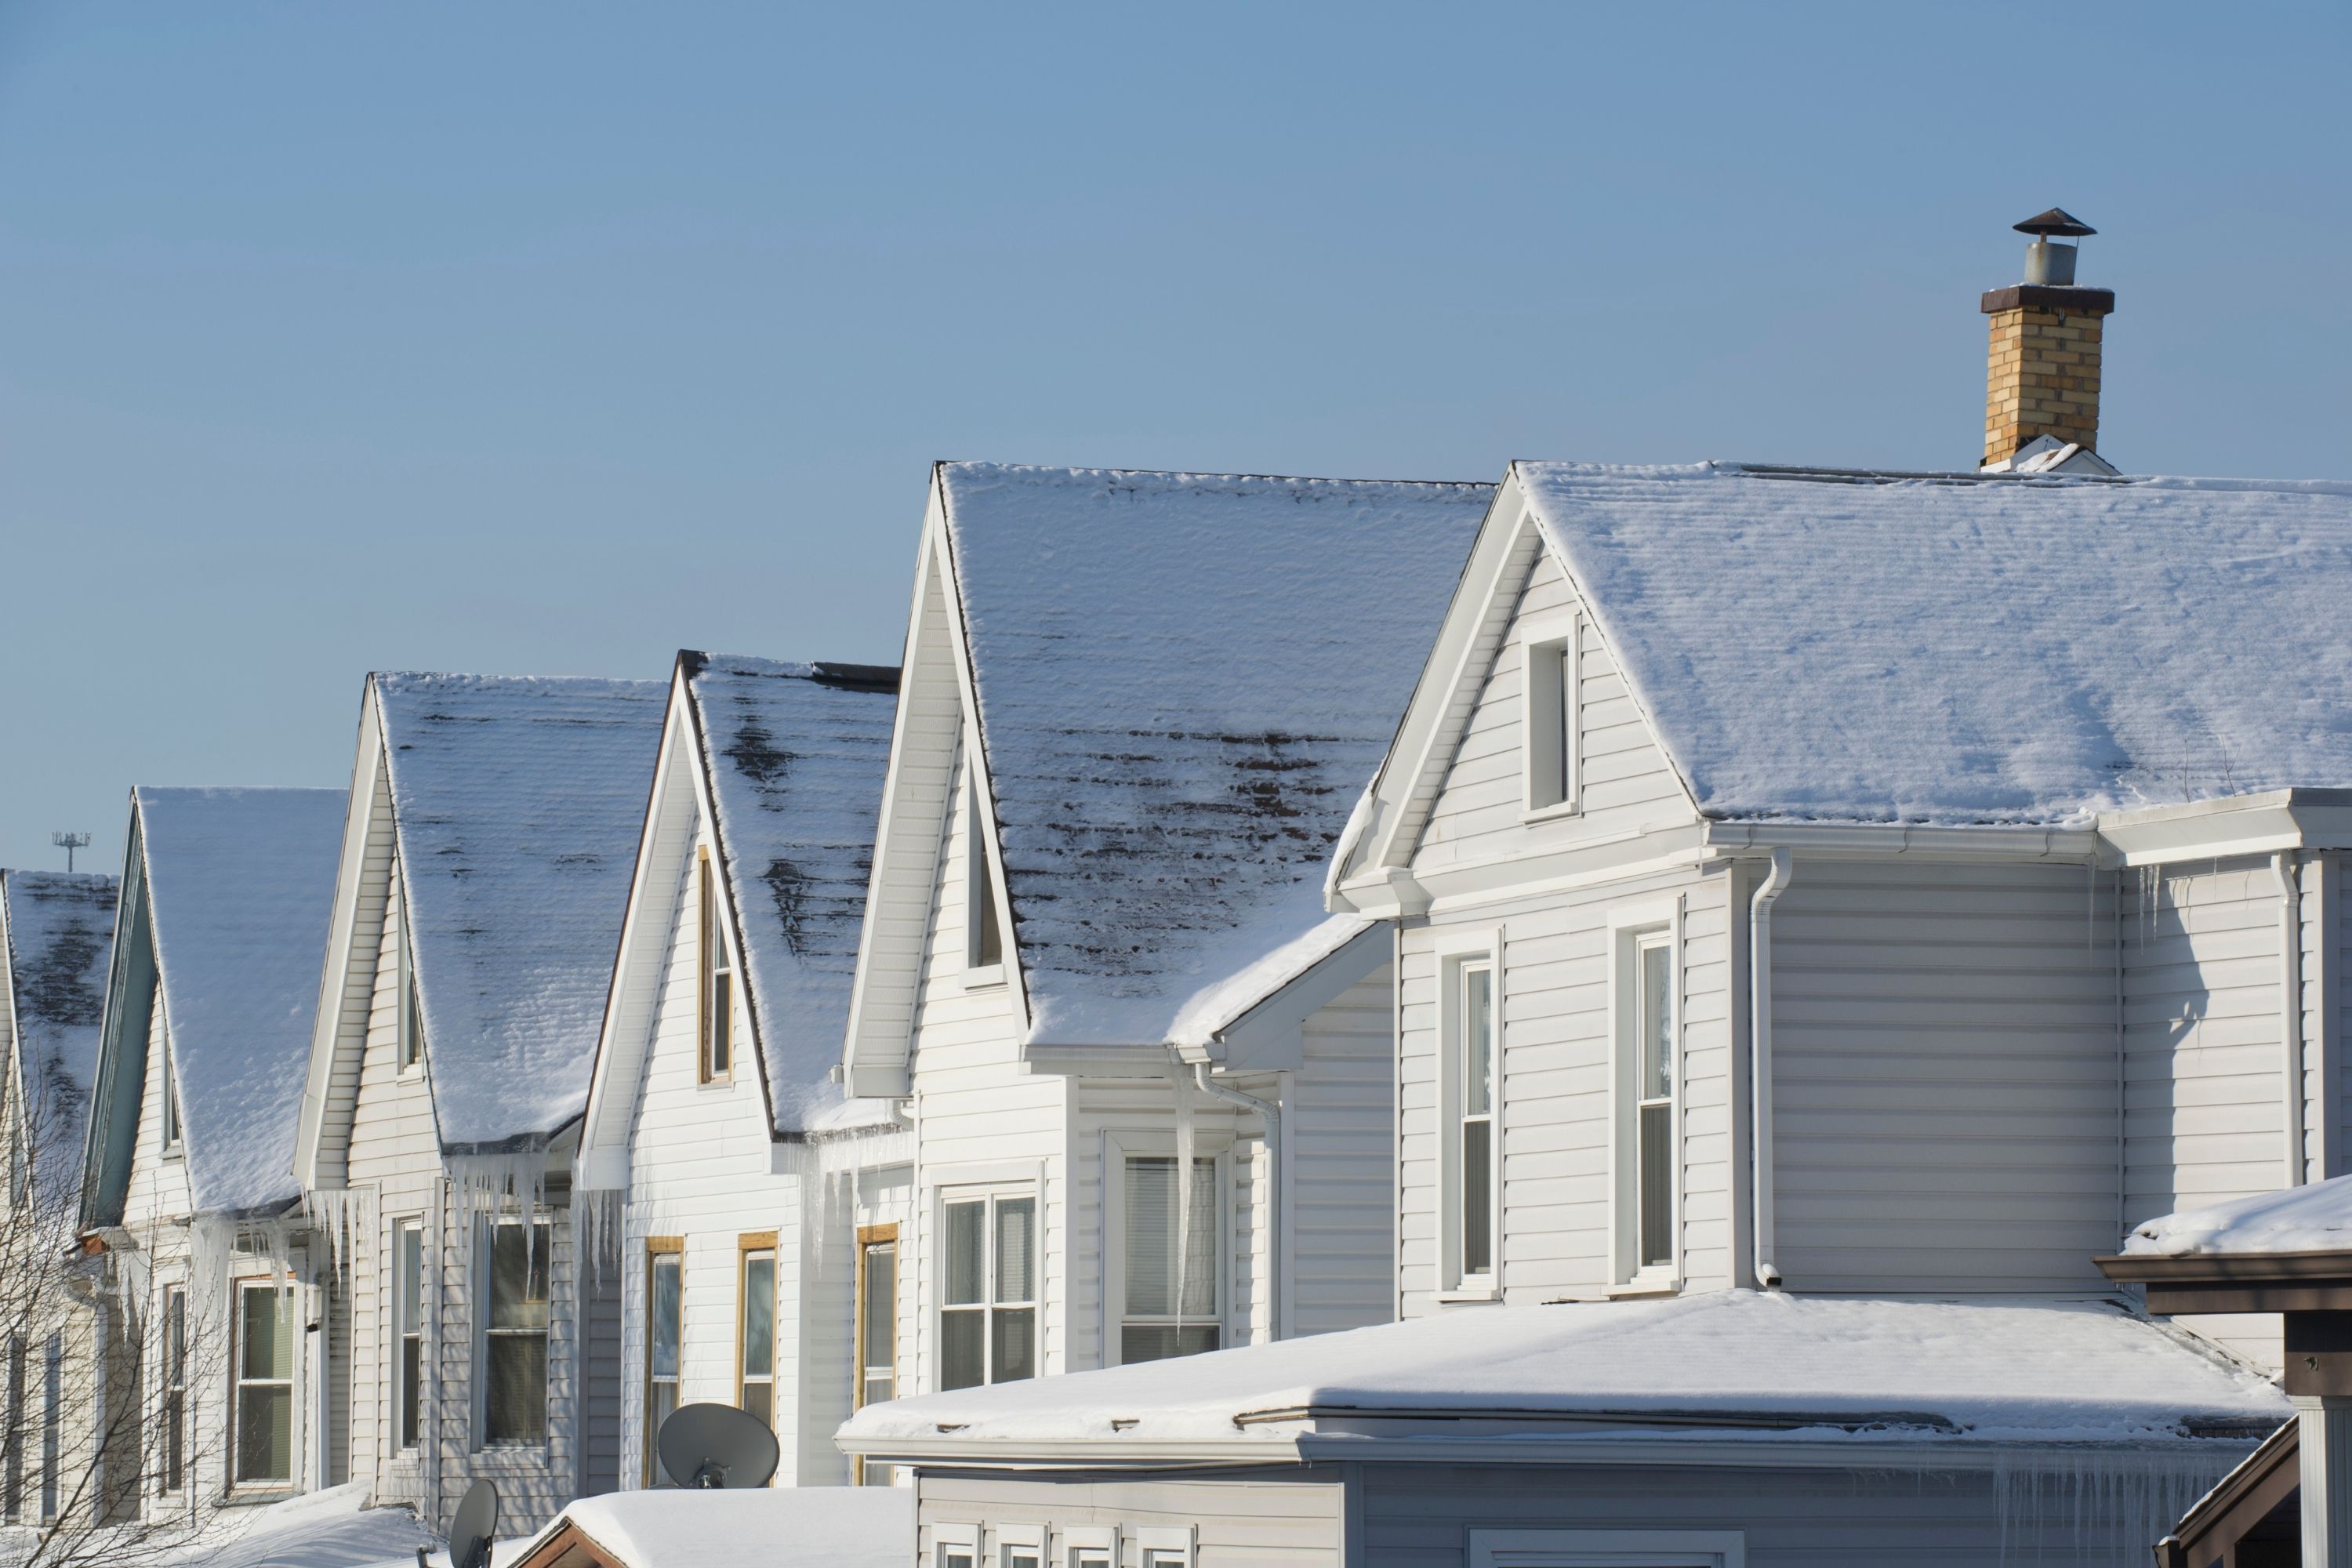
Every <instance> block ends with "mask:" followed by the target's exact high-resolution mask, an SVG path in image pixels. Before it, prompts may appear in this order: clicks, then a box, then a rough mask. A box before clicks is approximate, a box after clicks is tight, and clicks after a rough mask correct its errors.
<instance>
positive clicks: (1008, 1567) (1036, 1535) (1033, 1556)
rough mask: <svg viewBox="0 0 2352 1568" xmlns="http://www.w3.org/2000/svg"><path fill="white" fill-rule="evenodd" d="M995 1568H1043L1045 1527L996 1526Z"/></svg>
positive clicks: (1021, 1525)
mask: <svg viewBox="0 0 2352 1568" xmlns="http://www.w3.org/2000/svg"><path fill="white" fill-rule="evenodd" d="M996 1568H1045V1526H1044V1525H1042V1524H1000V1525H998V1526H997V1527H996Z"/></svg>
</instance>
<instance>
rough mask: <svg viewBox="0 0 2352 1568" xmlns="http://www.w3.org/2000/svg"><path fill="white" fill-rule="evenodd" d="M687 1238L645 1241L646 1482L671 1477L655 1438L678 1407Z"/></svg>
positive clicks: (659, 1480) (653, 1484)
mask: <svg viewBox="0 0 2352 1568" xmlns="http://www.w3.org/2000/svg"><path fill="white" fill-rule="evenodd" d="M685 1262H686V1242H685V1241H684V1239H683V1238H681V1237H652V1238H650V1239H648V1240H647V1241H646V1485H647V1486H659V1485H661V1484H662V1483H663V1482H666V1481H670V1482H671V1484H673V1485H675V1484H676V1483H675V1482H674V1481H672V1480H671V1477H670V1475H669V1473H668V1472H667V1471H666V1470H664V1469H663V1468H661V1456H660V1455H659V1454H658V1453H656V1451H655V1440H656V1438H658V1437H659V1436H661V1427H662V1423H663V1422H665V1421H667V1420H668V1419H669V1418H670V1415H671V1413H672V1412H673V1411H675V1410H677V1358H678V1342H679V1341H680V1340H681V1339H683V1338H684V1336H685V1332H686V1279H685V1271H684V1265H685Z"/></svg>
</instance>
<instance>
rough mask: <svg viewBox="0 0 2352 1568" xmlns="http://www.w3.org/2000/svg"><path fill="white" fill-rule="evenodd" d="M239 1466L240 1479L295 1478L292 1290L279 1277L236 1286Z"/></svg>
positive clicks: (265, 1481)
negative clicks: (275, 1279)
mask: <svg viewBox="0 0 2352 1568" xmlns="http://www.w3.org/2000/svg"><path fill="white" fill-rule="evenodd" d="M236 1302H237V1313H236V1330H237V1332H236V1341H237V1342H236V1407H235V1409H234V1411H233V1412H232V1414H233V1415H234V1416H235V1418H236V1479H237V1480H238V1481H240V1482H246V1483H259V1484H262V1485H269V1484H273V1483H282V1482H286V1481H290V1480H292V1479H294V1292H293V1291H292V1290H291V1289H282V1288H281V1287H280V1286H279V1285H278V1283H277V1282H276V1281H274V1280H271V1281H264V1282H261V1283H257V1284H242V1285H239V1286H238V1287H237V1288H236Z"/></svg>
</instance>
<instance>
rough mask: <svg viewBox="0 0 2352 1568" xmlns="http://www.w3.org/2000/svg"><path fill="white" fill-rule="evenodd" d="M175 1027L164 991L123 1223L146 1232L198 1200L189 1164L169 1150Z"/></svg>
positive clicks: (154, 1007) (152, 1016)
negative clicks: (169, 1055)
mask: <svg viewBox="0 0 2352 1568" xmlns="http://www.w3.org/2000/svg"><path fill="white" fill-rule="evenodd" d="M170 1034H171V1026H170V1024H169V1022H168V1021H167V1020H166V1019H165V1018H164V1016H163V994H162V993H161V991H160V990H159V991H158V992H157V993H156V994H155V995H154V996H153V998H152V1003H151V1005H150V1006H149V1008H148V1011H147V1063H146V1068H145V1072H144V1077H143V1081H142V1086H141V1089H140V1091H139V1135H138V1137H137V1138H136V1140H134V1142H133V1145H132V1149H131V1177H130V1180H129V1182H128V1183H127V1184H125V1186H124V1189H123V1200H122V1227H123V1228H124V1229H125V1230H128V1231H130V1232H131V1234H132V1235H134V1236H142V1235H144V1234H145V1233H146V1231H147V1230H148V1229H149V1228H150V1227H151V1226H155V1225H157V1224H159V1223H161V1222H163V1221H167V1220H177V1219H182V1218H184V1217H185V1216H186V1215H187V1213H188V1208H189V1205H190V1204H191V1203H192V1202H193V1199H192V1198H191V1197H190V1195H189V1193H188V1167H187V1164H186V1163H185V1162H184V1161H183V1160H182V1159H181V1158H180V1156H179V1155H178V1154H177V1153H171V1154H166V1153H164V1152H163V1053H164V1051H165V1050H166V1049H167V1048H168V1047H169V1041H170Z"/></svg>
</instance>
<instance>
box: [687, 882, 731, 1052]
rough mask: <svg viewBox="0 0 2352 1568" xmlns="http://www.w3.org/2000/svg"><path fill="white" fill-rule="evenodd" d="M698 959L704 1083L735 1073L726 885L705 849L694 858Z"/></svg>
mask: <svg viewBox="0 0 2352 1568" xmlns="http://www.w3.org/2000/svg"><path fill="white" fill-rule="evenodd" d="M696 880H697V883H698V887H699V889H700V891H699V893H698V895H697V898H696V900H695V902H696V909H697V911H698V913H697V915H696V921H695V925H696V931H697V932H698V936H697V941H696V950H697V952H698V957H697V959H696V962H697V963H698V964H700V966H701V973H702V982H701V989H700V992H699V994H700V997H701V1001H700V1002H699V1003H698V1005H697V1008H696V1020H697V1022H696V1027H697V1029H698V1032H699V1033H698V1038H699V1039H700V1041H701V1051H700V1056H699V1058H698V1059H699V1063H700V1065H699V1067H698V1073H699V1075H700V1078H701V1080H702V1081H703V1082H704V1083H724V1082H726V1081H727V1080H728V1079H730V1078H731V1077H733V1076H734V1072H735V964H734V961H733V960H732V959H730V957H729V956H728V952H727V924H726V921H725V919H724V916H725V913H726V906H725V903H724V899H725V890H724V889H721V888H720V887H719V869H718V868H717V867H716V866H714V865H712V864H711V860H710V851H709V850H708V849H705V850H704V851H702V853H701V855H700V856H699V857H698V858H697V860H696Z"/></svg>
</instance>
